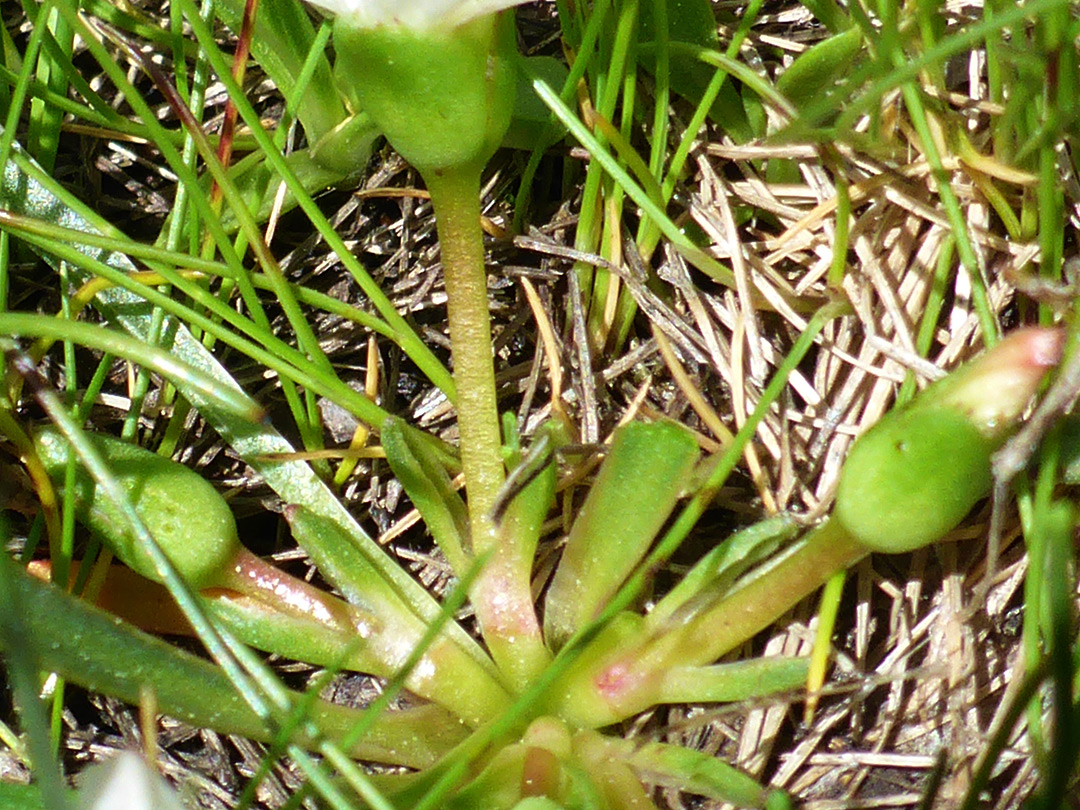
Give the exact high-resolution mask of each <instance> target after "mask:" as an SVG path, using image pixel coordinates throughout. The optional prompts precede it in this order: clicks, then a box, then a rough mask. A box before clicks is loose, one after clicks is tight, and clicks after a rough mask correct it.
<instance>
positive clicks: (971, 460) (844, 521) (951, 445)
mask: <svg viewBox="0 0 1080 810" xmlns="http://www.w3.org/2000/svg"><path fill="white" fill-rule="evenodd" d="M996 446H997V442H995V441H993V440H992V439H988V438H987V437H985V436H983V434H982V433H981V432H980V431H979V430H978V429H977V428H976V427H975V426H974V425H973V424H972V422H971V421H970V420H969V419H968V418H966V417H965V416H964V415H963V414H961V413H958V412H957V411H956V410H955V409H952V408H945V407H942V408H935V407H930V408H927V407H917V408H907V409H901V410H897V411H893V412H892V413H889V414H887V415H886V416H885V417H883V418H882V419H881V421H880V422H878V423H877V424H876V425H874V426H873V427H872V428H870V430H868V431H867V432H866V433H865V434H863V435H862V436H861V437H860V438H859V439H858V440H857V441H856V442H855V446H854V447H853V448H852V449H851V453H850V455H849V456H848V459H847V461H846V462H845V463H844V469H843V472H842V473H841V477H840V487H839V490H838V491H837V495H836V509H835V512H834V515H835V517H836V519H837V520H838V521H839V522H840V524H841V525H842V526H843V527H844V528H845V529H847V530H848V531H849V532H850V533H851V535H852V536H853V537H855V538H856V539H857V540H858V541H859V542H861V543H862V544H863V545H865V546H866V547H867V548H869V549H871V550H872V551H880V552H885V553H890V554H896V553H901V552H905V551H912V550H914V549H917V548H920V547H922V546H925V545H927V544H929V543H932V542H933V541H935V540H937V539H939V538H940V537H941V536H942V535H944V534H945V533H946V532H948V531H950V530H952V529H954V528H956V526H957V525H958V524H959V523H960V521H961V520H963V519H964V516H965V515H967V513H968V512H969V511H971V508H972V507H973V506H974V505H975V504H976V503H977V502H978V501H979V500H980V499H981V498H983V497H985V496H986V495H987V494H988V493H989V491H990V485H991V475H990V455H991V453H993V452H994V450H995V449H996Z"/></svg>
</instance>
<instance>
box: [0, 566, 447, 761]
mask: <svg viewBox="0 0 1080 810" xmlns="http://www.w3.org/2000/svg"><path fill="white" fill-rule="evenodd" d="M0 565H4V566H7V567H9V568H10V569H12V570H10V571H8V572H7V574H6V575H7V576H10V580H11V586H12V587H13V588H14V589H15V592H16V593H17V595H18V601H19V603H20V605H21V606H22V608H23V610H22V617H21V620H22V622H23V623H24V625H25V627H26V630H27V637H28V638H29V639H31V640H32V641H33V643H34V646H35V649H36V651H37V653H38V656H39V658H40V662H41V666H42V667H43V668H45V669H46V670H48V671H51V672H56V673H57V674H59V675H61V676H63V677H64V678H66V679H67V680H69V681H71V682H72V683H77V684H79V685H80V686H84V687H86V688H88V689H93V690H96V691H100V692H105V693H106V694H109V695H113V696H114V697H118V698H120V699H121V700H127V701H129V702H131V703H137V702H138V700H139V693H140V689H142V688H143V687H149V688H150V689H152V690H153V691H154V694H155V696H156V698H157V701H158V705H159V706H160V708H161V711H162V712H164V713H165V714H168V715H171V716H173V717H176V718H177V719H179V720H184V721H185V722H188V723H192V724H193V725H197V726H204V727H209V728H214V729H217V730H218V731H221V732H224V733H234V734H242V735H244V736H246V737H251V738H253V739H259V740H272V739H273V738H274V734H275V733H276V730H275V729H274V728H272V727H271V726H270V725H269V724H267V723H266V722H264V721H263V720H262V719H261V718H260V717H259V716H258V715H256V714H255V712H254V711H252V709H251V708H250V707H249V706H248V705H247V704H246V703H245V702H244V700H243V699H242V698H241V697H240V695H239V694H238V693H237V692H236V690H235V689H234V688H233V685H232V684H231V683H230V682H229V680H228V678H226V677H225V674H224V673H223V672H222V670H220V669H219V668H218V667H216V666H214V665H213V664H211V663H210V662H209V661H206V660H204V659H201V658H196V657H195V656H194V655H191V654H190V653H186V652H183V651H181V650H179V649H177V648H176V647H173V646H172V645H170V644H167V643H166V642H164V641H161V640H160V639H156V638H154V637H153V636H149V635H147V634H145V633H142V632H140V631H138V630H135V629H134V628H133V627H131V626H130V625H127V624H124V623H122V622H120V621H119V620H117V619H116V618H115V617H113V616H110V615H109V614H107V613H104V612H103V611H100V610H98V609H97V608H94V607H91V606H90V605H89V604H87V603H86V602H84V601H81V600H78V599H75V598H74V597H72V596H70V595H68V594H66V593H64V592H63V591H61V590H60V589H59V588H56V587H54V586H52V585H48V584H45V583H43V582H39V581H37V580H36V579H33V578H32V577H29V576H27V575H26V574H24V573H22V572H21V571H18V570H15V568H16V566H15V564H14V563H13V562H11V561H10V560H8V559H7V558H6V557H3V556H2V555H0ZM2 616H3V614H2V613H0V621H2ZM293 697H294V699H295V701H300V700H302V699H303V698H302V696H301V695H298V694H295V695H293ZM365 716H366V715H365V713H364V712H363V711H360V710H356V709H348V708H346V707H344V706H337V705H334V704H330V703H326V702H324V701H316V703H315V706H314V709H313V711H312V719H313V720H314V721H315V722H316V724H317V725H318V727H319V728H320V729H321V730H322V731H323V732H324V733H326V734H327V735H329V736H330V737H331V738H335V737H341V736H344V735H346V734H347V733H348V732H349V730H350V729H351V728H353V727H354V726H355V725H356V724H357V723H358V722H359V721H360V720H362V719H363V718H364V717H365ZM461 735H462V729H461V725H460V724H459V723H458V722H457V720H456V719H455V718H453V716H452V715H450V714H448V713H447V712H445V711H443V710H442V709H439V708H438V707H436V706H422V707H418V709H415V710H409V711H407V712H386V713H383V714H382V715H380V716H379V717H378V718H377V719H376V720H375V724H374V726H373V728H372V730H371V732H370V733H369V735H368V736H366V737H365V738H364V740H363V741H361V742H359V743H357V745H356V746H355V747H354V748H352V749H351V753H352V754H353V755H354V756H356V757H359V758H362V759H370V760H374V761H386V762H397V763H400V764H409V765H414V766H420V767H423V766H425V765H428V764H430V763H431V762H432V761H434V759H436V758H437V757H438V756H440V755H441V754H442V753H444V752H445V751H446V750H448V748H449V747H451V746H452V745H454V744H455V743H456V742H458V741H459V740H460V739H461Z"/></svg>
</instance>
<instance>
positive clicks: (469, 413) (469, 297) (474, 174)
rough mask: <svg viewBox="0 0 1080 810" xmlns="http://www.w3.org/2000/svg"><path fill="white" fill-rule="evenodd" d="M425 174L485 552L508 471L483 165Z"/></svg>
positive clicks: (468, 472)
mask: <svg viewBox="0 0 1080 810" xmlns="http://www.w3.org/2000/svg"><path fill="white" fill-rule="evenodd" d="M424 180H425V181H426V182H427V187H428V191H429V192H431V200H432V203H433V204H434V206H435V215H436V220H437V222H438V229H439V246H440V251H441V253H442V265H443V276H444V279H445V283H446V296H447V302H446V308H447V317H448V320H449V323H450V342H451V345H452V349H451V351H452V353H453V361H454V382H455V385H456V387H457V393H458V399H457V412H458V433H459V434H460V436H461V466H462V469H463V470H464V472H465V491H466V493H467V494H468V497H469V521H470V525H471V528H472V546H473V552H474V553H476V554H482V553H483V552H484V551H486V550H487V548H489V547H490V546H491V545H492V544H493V540H494V532H493V527H492V526H493V524H492V518H491V513H492V509H493V507H494V505H495V498H496V495H497V493H498V491H499V487H500V486H502V483H503V478H504V472H503V466H502V457H501V454H500V447H501V440H500V435H499V409H498V403H497V401H496V397H495V367H494V365H493V362H492V347H491V320H490V317H489V314H488V293H487V272H486V271H485V270H484V243H483V235H482V234H481V231H480V171H479V169H478V168H477V167H475V166H467V167H460V168H454V169H447V170H443V171H431V172H428V173H427V175H426V176H425V177H424Z"/></svg>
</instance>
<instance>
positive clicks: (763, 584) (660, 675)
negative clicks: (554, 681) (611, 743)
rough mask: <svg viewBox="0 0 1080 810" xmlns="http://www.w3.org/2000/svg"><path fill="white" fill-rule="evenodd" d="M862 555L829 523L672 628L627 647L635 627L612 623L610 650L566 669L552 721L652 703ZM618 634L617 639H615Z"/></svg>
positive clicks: (593, 722)
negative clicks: (671, 678)
mask: <svg viewBox="0 0 1080 810" xmlns="http://www.w3.org/2000/svg"><path fill="white" fill-rule="evenodd" d="M868 553H869V550H868V549H867V548H866V547H865V546H863V545H862V544H861V543H859V542H858V541H857V540H856V539H855V538H854V537H852V536H851V535H850V534H848V532H847V531H846V530H845V529H844V528H843V527H841V526H840V524H839V523H838V522H837V521H835V520H829V521H827V522H826V523H824V524H823V525H822V526H820V527H819V528H818V529H816V530H815V531H814V532H812V533H811V534H810V535H809V536H808V537H807V538H806V539H804V540H802V541H800V542H798V543H796V544H795V545H794V546H793V547H792V548H791V549H790V550H789V551H788V552H787V553H785V554H782V555H781V556H780V558H779V559H777V560H776V561H774V562H770V563H767V564H766V567H765V568H764V570H762V571H760V572H757V573H754V574H751V575H750V577H749V578H748V579H747V580H745V581H744V583H743V584H740V585H737V586H736V587H735V588H734V589H733V590H732V591H731V592H730V593H729V594H728V595H726V596H724V597H722V598H720V599H718V600H717V601H716V602H714V603H713V604H712V605H711V606H709V607H707V608H705V609H703V610H701V611H699V612H698V613H697V614H696V615H695V616H693V617H692V618H691V619H689V620H688V621H685V622H680V623H679V624H677V625H676V626H674V627H670V628H665V629H666V630H667V632H664V630H663V629H662V630H661V631H660V632H658V633H657V634H655V635H653V636H652V637H651V638H649V639H642V640H640V641H639V642H638V643H637V644H634V643H633V642H632V641H631V639H632V638H633V635H634V634H635V628H633V627H628V626H627V623H622V626H621V627H620V626H618V625H619V624H620V623H618V622H613V623H612V625H613V630H612V631H611V632H609V633H608V635H609V636H610V639H609V641H610V644H605V643H604V642H603V641H602V640H598V641H597V643H596V644H597V647H598V648H602V647H607V649H608V650H609V651H610V652H608V654H601V655H599V656H597V657H595V658H592V659H591V660H590V661H588V662H587V663H586V664H585V666H581V667H577V668H574V669H572V670H571V672H570V673H568V674H570V676H571V678H572V680H573V681H575V683H573V684H570V685H568V687H569V688H565V689H564V690H562V691H563V694H564V696H565V697H564V701H565V702H564V704H563V705H562V706H561V707H559V710H558V714H559V716H561V717H563V718H564V719H567V720H568V721H570V722H573V723H575V724H578V725H581V726H583V727H593V728H596V727H600V726H606V725H610V724H611V723H615V722H618V721H620V720H622V719H624V718H626V717H629V716H631V715H632V714H634V713H636V712H638V711H641V710H643V709H645V708H647V707H648V706H651V705H653V704H654V703H656V702H657V700H658V697H659V695H660V693H661V692H662V689H663V681H664V677H665V674H666V673H667V672H669V671H671V670H672V669H673V668H676V667H694V666H702V665H705V664H709V663H711V662H712V661H715V660H716V659H717V658H719V657H720V656H722V655H724V654H725V653H727V652H730V651H731V650H733V649H735V648H736V647H738V646H739V645H740V644H742V643H743V642H745V641H747V640H749V639H751V638H753V637H754V635H755V634H757V633H759V632H760V631H761V630H764V629H765V628H766V627H768V626H769V625H770V624H772V623H773V622H775V621H776V620H777V619H779V618H780V617H781V616H783V615H784V613H786V612H787V611H788V610H789V609H790V608H791V607H792V606H794V605H795V604H796V603H798V602H799V601H800V600H802V599H803V598H804V597H806V596H809V595H810V594H811V593H813V592H814V591H815V590H817V589H818V588H819V587H821V585H822V584H823V583H824V582H825V581H826V580H827V579H828V578H829V577H830V576H831V575H832V574H833V573H834V572H836V571H839V570H841V569H844V568H847V567H849V566H851V565H853V564H854V563H856V562H858V561H859V560H861V559H862V558H863V557H865V556H866V555H867V554H868ZM619 636H621V638H619Z"/></svg>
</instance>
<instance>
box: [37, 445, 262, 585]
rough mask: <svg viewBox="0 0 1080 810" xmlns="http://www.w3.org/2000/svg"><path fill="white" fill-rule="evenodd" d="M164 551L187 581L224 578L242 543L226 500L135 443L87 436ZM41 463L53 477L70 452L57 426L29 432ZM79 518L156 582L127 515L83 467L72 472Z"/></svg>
mask: <svg viewBox="0 0 1080 810" xmlns="http://www.w3.org/2000/svg"><path fill="white" fill-rule="evenodd" d="M90 439H91V441H92V442H93V443H94V446H95V447H97V449H98V451H99V452H100V453H101V455H102V457H103V458H104V460H105V462H106V464H108V466H109V468H110V469H111V470H112V471H113V474H114V475H115V476H116V478H117V480H118V481H119V482H120V483H121V485H122V486H123V487H124V489H125V490H127V493H128V497H129V498H131V502H132V505H133V506H134V507H135V510H136V512H138V514H139V517H140V518H142V521H143V523H145V524H146V528H147V529H149V530H150V533H151V534H152V535H153V536H154V539H155V540H157V542H158V545H160V546H161V549H162V551H164V552H165V554H166V556H167V557H168V558H169V560H170V561H171V562H172V564H173V565H174V566H176V568H177V570H178V571H179V572H180V574H181V576H183V577H184V579H185V580H186V581H187V582H188V584H189V585H191V587H193V588H196V589H201V588H205V587H209V586H212V585H215V584H220V583H221V582H222V581H223V572H225V571H226V570H227V569H226V566H228V565H229V564H230V562H231V561H232V559H233V557H234V556H235V554H236V553H237V551H238V550H239V549H240V548H241V546H240V540H239V539H238V537H237V533H236V521H235V519H234V518H233V514H232V510H230V509H229V505H228V504H227V503H226V502H225V499H224V498H222V497H221V495H220V494H219V493H218V492H217V490H215V489H214V487H213V486H212V485H211V484H210V483H209V482H208V481H206V479H204V478H203V477H202V476H201V475H199V474H198V473H197V472H195V471H194V470H190V469H188V468H187V467H185V466H184V465H183V464H178V463H177V462H175V461H172V460H171V459H167V458H164V457H162V456H159V455H156V454H155V453H151V452H150V451H148V450H144V449H143V448H141V447H137V446H135V445H133V444H129V443H128V442H122V441H120V440H119V439H113V438H111V437H106V436H99V435H94V436H90ZM35 443H36V444H37V450H38V453H39V455H40V456H41V461H42V463H43V464H44V465H45V469H46V470H48V472H49V475H50V476H51V477H52V479H53V480H54V481H56V482H57V483H61V482H62V481H63V480H64V469H65V467H66V465H67V462H68V458H69V456H70V453H71V447H70V445H69V444H68V442H67V439H65V438H64V436H63V435H62V434H61V433H60V432H59V431H57V430H55V429H51V428H49V429H45V430H43V431H41V432H40V433H39V434H38V435H37V436H36V437H35ZM75 487H76V492H75V501H76V509H77V510H78V511H77V516H78V519H79V521H80V522H82V523H83V524H85V525H86V526H87V527H88V528H90V530H91V531H93V532H95V533H96V534H98V535H100V536H101V538H102V540H103V541H104V542H105V544H106V545H107V546H108V547H109V549H110V550H112V552H113V553H114V554H115V555H116V556H117V557H119V558H120V559H121V560H123V561H124V562H125V563H126V564H127V565H128V566H130V567H131V568H133V569H135V570H136V571H138V572H139V573H140V574H142V575H143V576H145V577H147V578H149V579H153V580H159V579H160V577H159V576H158V574H157V570H156V568H155V567H154V563H153V561H152V560H151V558H150V555H149V554H148V553H147V552H146V551H145V550H144V549H143V548H142V547H141V546H140V545H139V544H138V543H137V542H136V541H135V539H134V538H133V537H132V535H131V532H129V531H128V530H127V529H126V526H127V521H126V520H125V519H124V517H123V515H122V514H121V512H120V510H119V509H117V508H116V506H115V505H113V504H112V503H111V502H110V501H109V500H108V498H107V497H105V495H104V493H103V492H102V491H101V489H100V488H99V487H98V486H97V485H96V484H95V482H94V480H93V479H92V478H91V477H90V475H89V474H88V473H87V471H86V469H85V468H83V467H82V466H81V465H80V466H79V467H78V471H77V472H76V475H75Z"/></svg>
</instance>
